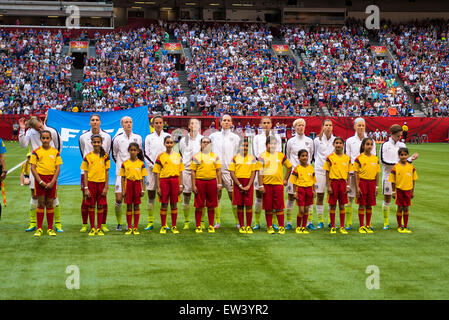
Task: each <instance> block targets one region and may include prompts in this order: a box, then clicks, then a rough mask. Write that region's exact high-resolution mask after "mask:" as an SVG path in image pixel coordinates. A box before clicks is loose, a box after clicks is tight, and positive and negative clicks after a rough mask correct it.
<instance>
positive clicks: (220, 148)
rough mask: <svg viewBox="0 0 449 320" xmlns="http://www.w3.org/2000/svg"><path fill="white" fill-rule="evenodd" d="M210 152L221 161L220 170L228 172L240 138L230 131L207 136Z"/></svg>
mask: <svg viewBox="0 0 449 320" xmlns="http://www.w3.org/2000/svg"><path fill="white" fill-rule="evenodd" d="M209 138H210V140H211V142H212V152H213V153H215V154H216V155H217V156H218V158H219V159H220V160H221V170H222V171H228V168H229V165H230V164H231V161H232V158H233V157H234V156H235V155H236V154H237V151H238V148H239V144H240V137H239V136H238V135H236V134H235V133H233V132H231V131H230V130H227V131H225V130H221V131H217V132H214V133H212V134H211V135H210V136H209Z"/></svg>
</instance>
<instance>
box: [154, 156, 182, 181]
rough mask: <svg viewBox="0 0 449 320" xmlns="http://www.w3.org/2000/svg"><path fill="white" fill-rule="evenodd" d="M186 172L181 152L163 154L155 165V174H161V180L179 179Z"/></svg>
mask: <svg viewBox="0 0 449 320" xmlns="http://www.w3.org/2000/svg"><path fill="white" fill-rule="evenodd" d="M184 170H185V167H184V163H183V162H182V158H181V155H180V154H179V152H172V153H171V154H168V153H166V152H162V153H161V154H160V155H159V156H158V157H157V159H156V162H155V163H154V167H153V172H154V173H159V177H160V178H168V177H179V176H180V175H181V172H182V171H184Z"/></svg>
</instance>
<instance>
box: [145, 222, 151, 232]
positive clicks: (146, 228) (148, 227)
mask: <svg viewBox="0 0 449 320" xmlns="http://www.w3.org/2000/svg"><path fill="white" fill-rule="evenodd" d="M152 229H153V224H152V223H149V224H148V225H147V226H146V227H145V230H147V231H148V230H152Z"/></svg>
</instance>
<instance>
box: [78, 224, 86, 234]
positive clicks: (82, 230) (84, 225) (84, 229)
mask: <svg viewBox="0 0 449 320" xmlns="http://www.w3.org/2000/svg"><path fill="white" fill-rule="evenodd" d="M80 232H87V224H83V226H82V227H81V229H80Z"/></svg>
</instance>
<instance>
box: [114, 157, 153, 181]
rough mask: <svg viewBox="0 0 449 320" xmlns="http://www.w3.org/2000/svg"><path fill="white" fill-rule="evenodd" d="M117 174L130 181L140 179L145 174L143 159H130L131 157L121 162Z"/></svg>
mask: <svg viewBox="0 0 449 320" xmlns="http://www.w3.org/2000/svg"><path fill="white" fill-rule="evenodd" d="M119 175H120V176H121V177H125V178H126V179H128V180H132V181H136V180H142V179H143V177H145V176H146V175H147V169H146V168H145V163H143V161H141V160H139V159H137V160H136V161H131V159H128V160H126V161H125V162H123V164H122V167H121V168H120V172H119Z"/></svg>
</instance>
